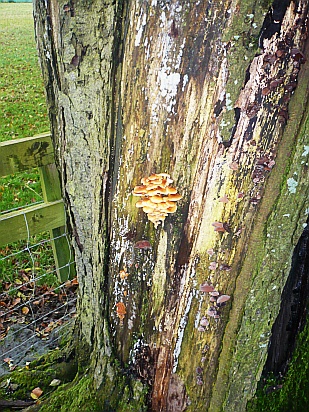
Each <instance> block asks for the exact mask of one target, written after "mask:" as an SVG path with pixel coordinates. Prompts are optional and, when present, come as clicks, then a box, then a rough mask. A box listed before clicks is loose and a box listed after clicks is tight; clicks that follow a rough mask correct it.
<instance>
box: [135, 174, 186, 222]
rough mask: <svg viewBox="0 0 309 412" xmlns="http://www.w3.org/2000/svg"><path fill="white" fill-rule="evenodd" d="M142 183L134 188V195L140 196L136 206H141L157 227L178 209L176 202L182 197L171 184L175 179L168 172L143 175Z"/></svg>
mask: <svg viewBox="0 0 309 412" xmlns="http://www.w3.org/2000/svg"><path fill="white" fill-rule="evenodd" d="M141 183H142V184H141V185H140V186H136V187H135V188H134V190H133V195H134V196H140V197H141V198H140V200H138V201H137V202H136V207H140V208H142V209H143V211H144V212H145V213H146V214H147V217H148V219H149V220H150V221H151V222H153V223H154V226H155V228H157V227H158V225H159V223H160V222H164V220H165V218H166V216H167V215H168V214H169V213H174V212H176V210H177V205H176V202H177V201H178V200H179V199H181V198H182V196H181V195H180V194H179V193H177V189H175V187H172V186H170V184H171V183H173V180H172V179H171V178H170V175H168V174H167V173H157V174H152V175H150V176H149V177H143V178H142V180H141Z"/></svg>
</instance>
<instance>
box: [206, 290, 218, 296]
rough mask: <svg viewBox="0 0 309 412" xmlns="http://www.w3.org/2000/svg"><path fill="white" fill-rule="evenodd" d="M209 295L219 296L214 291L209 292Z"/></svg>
mask: <svg viewBox="0 0 309 412" xmlns="http://www.w3.org/2000/svg"><path fill="white" fill-rule="evenodd" d="M209 294H210V296H219V295H220V293H219V292H218V291H216V290H213V291H211V292H209Z"/></svg>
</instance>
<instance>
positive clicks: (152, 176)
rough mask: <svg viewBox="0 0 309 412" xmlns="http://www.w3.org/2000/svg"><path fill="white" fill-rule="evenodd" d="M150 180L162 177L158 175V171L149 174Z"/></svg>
mask: <svg viewBox="0 0 309 412" xmlns="http://www.w3.org/2000/svg"><path fill="white" fill-rule="evenodd" d="M148 179H149V180H157V179H160V175H157V174H156V173H153V174H152V175H150V176H148Z"/></svg>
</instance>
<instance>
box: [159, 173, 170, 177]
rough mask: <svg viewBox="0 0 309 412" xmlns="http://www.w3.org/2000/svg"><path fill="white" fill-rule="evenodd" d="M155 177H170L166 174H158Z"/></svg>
mask: <svg viewBox="0 0 309 412" xmlns="http://www.w3.org/2000/svg"><path fill="white" fill-rule="evenodd" d="M157 176H162V177H165V178H169V177H171V176H170V175H169V174H168V173H158V174H157Z"/></svg>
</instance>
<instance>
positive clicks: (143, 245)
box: [134, 240, 151, 249]
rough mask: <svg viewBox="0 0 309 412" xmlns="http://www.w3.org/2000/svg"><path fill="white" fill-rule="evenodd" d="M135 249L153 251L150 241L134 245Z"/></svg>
mask: <svg viewBox="0 0 309 412" xmlns="http://www.w3.org/2000/svg"><path fill="white" fill-rule="evenodd" d="M134 247H135V248H136V249H151V244H150V242H149V241H148V240H138V241H137V242H136V243H135V244H134Z"/></svg>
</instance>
